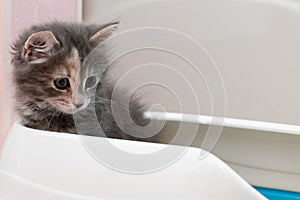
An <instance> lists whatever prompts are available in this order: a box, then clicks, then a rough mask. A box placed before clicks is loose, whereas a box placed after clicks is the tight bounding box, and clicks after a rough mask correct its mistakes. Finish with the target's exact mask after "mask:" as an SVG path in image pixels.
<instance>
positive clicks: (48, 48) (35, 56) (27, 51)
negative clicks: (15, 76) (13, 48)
mask: <svg viewBox="0 0 300 200" xmlns="http://www.w3.org/2000/svg"><path fill="white" fill-rule="evenodd" d="M58 44H59V42H58V40H57V39H56V38H55V36H54V35H53V33H52V32H51V31H40V32H37V33H33V34H32V35H31V36H29V38H28V39H27V40H26V42H25V45H24V48H23V53H22V56H23V58H24V59H25V60H26V61H28V62H30V63H32V64H34V63H43V62H46V61H47V60H48V59H49V57H51V56H52V55H53V54H54V50H55V47H56V46H57V45H58Z"/></svg>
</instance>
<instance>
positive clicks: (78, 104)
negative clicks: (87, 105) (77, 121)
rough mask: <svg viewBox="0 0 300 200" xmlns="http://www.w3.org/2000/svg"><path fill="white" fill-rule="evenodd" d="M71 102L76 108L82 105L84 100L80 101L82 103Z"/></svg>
mask: <svg viewBox="0 0 300 200" xmlns="http://www.w3.org/2000/svg"><path fill="white" fill-rule="evenodd" d="M73 104H74V106H75V107H76V108H80V107H81V106H83V105H84V102H82V103H73Z"/></svg>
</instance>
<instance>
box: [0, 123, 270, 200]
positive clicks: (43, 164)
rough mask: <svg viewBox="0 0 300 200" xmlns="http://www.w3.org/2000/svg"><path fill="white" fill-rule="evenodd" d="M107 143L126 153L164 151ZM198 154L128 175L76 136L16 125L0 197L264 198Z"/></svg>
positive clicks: (1, 160) (0, 175)
mask: <svg viewBox="0 0 300 200" xmlns="http://www.w3.org/2000/svg"><path fill="white" fill-rule="evenodd" d="M93 139H94V140H106V139H104V138H96V137H95V138H93ZM110 140H111V141H112V142H113V143H114V144H115V145H118V144H119V145H120V146H122V149H123V150H124V148H125V149H126V148H128V150H129V151H133V150H135V151H142V150H143V149H141V148H145V149H146V150H147V151H149V149H150V150H151V149H154V150H157V149H158V148H164V147H165V145H161V144H152V143H141V142H133V141H125V140H115V139H110ZM175 148H183V147H179V146H178V147H175ZM103 151H105V149H103ZM199 151H200V150H199V149H196V148H188V150H187V151H186V153H185V154H184V155H183V156H182V157H181V158H180V159H179V160H178V161H177V162H175V163H174V164H173V165H171V166H169V167H167V168H165V169H163V170H160V171H157V172H155V173H149V174H143V175H133V174H126V173H120V172H117V171H115V170H112V169H110V168H107V167H105V166H103V165H102V164H100V163H99V162H97V161H96V160H95V159H94V158H93V157H92V156H91V155H90V154H89V153H88V152H87V151H86V150H85V148H84V147H83V146H82V143H81V141H80V136H78V135H70V134H64V133H54V132H45V131H39V130H33V129H29V128H26V127H23V126H21V125H20V124H17V123H16V124H15V125H14V126H13V127H12V129H11V131H10V134H9V137H8V140H7V141H6V144H5V145H4V148H3V149H2V153H1V157H0V199H1V200H20V199H22V200H23V199H28V200H29V199H30V200H35V199H38V200H41V199H43V200H48V199H49V200H50V199H51V200H53V199H55V200H62V199H63V200H69V199H70V200H71V199H72V200H73V199H80V200H83V199H87V200H88V199H107V200H108V199H115V200H117V199H151V200H152V199H172V200H175V199H244V200H246V199H249V200H250V199H264V197H262V196H261V195H260V194H259V193H258V192H257V191H256V190H255V189H253V188H252V187H251V186H250V185H248V183H246V182H245V181H244V180H243V179H242V178H241V177H239V176H238V175H237V174H236V173H235V172H234V171H233V170H231V169H230V168H229V167H228V166H227V165H226V164H225V163H224V162H222V161H221V160H220V159H218V158H217V157H215V156H214V155H212V154H209V155H208V156H207V157H206V158H205V159H203V160H199Z"/></svg>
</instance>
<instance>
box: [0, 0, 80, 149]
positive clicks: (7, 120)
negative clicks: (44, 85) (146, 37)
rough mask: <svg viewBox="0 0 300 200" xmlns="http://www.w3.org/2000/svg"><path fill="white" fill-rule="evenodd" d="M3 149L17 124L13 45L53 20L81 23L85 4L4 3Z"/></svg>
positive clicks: (71, 0) (73, 0)
mask: <svg viewBox="0 0 300 200" xmlns="http://www.w3.org/2000/svg"><path fill="white" fill-rule="evenodd" d="M0 9H1V24H0V26H1V29H0V31H1V35H0V41H1V42H0V51H1V53H0V62H1V73H0V111H1V112H0V146H1V144H2V143H3V141H4V140H5V137H6V134H7V132H8V130H9V128H10V126H11V125H12V123H13V122H14V121H15V120H17V117H16V115H15V114H14V113H13V102H12V99H13V91H12V89H11V85H10V72H11V66H10V54H9V51H10V44H11V42H13V41H15V40H16V38H17V37H18V35H19V34H20V33H21V32H22V30H23V29H24V28H27V27H30V26H31V25H33V24H37V23H44V22H49V21H53V20H59V21H72V22H74V21H81V18H82V14H81V12H82V0H63V1H61V0H31V1H26V0H1V4H0Z"/></svg>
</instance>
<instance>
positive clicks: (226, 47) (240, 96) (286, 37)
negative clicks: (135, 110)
mask: <svg viewBox="0 0 300 200" xmlns="http://www.w3.org/2000/svg"><path fill="white" fill-rule="evenodd" d="M83 6H84V11H83V21H84V22H86V23H90V22H94V23H104V22H107V21H110V20H112V19H114V18H118V19H120V21H121V27H120V32H121V31H123V30H129V29H131V28H139V27H145V26H155V27H157V26H159V27H167V28H172V29H175V30H178V31H181V32H183V33H185V34H187V35H188V36H190V37H192V38H194V39H195V40H197V41H198V42H199V43H201V44H202V45H203V46H204V47H205V48H206V49H207V50H208V52H209V53H210V55H211V56H212V58H213V59H214V61H215V62H216V63H217V65H218V67H219V70H220V73H221V75H222V77H223V80H224V86H225V88H226V98H227V101H226V108H227V116H229V117H234V118H242V119H253V120H261V121H270V122H278V123H287V124H297V125H300V121H299V116H300V92H299V86H300V59H299V58H300V56H299V55H300V2H297V1H286V0H272V1H271V0H268V1H266V0H244V1H240V0H228V1H223V0H202V1H196V0H188V1H176V0H159V1H153V0H141V1H140V0H128V1H122V0H114V1H104V0H101V1H99V0H85V1H84V5H83ZM152 39H153V38H152ZM167 39H169V40H170V43H172V42H178V41H174V40H172V38H167ZM136 40H149V38H142V37H140V38H139V37H138V36H137V38H136ZM130 42H131V43H135V42H136V41H135V40H131V41H130ZM128 44H129V42H128ZM181 45H185V44H184V43H183V44H181ZM190 54H191V55H192V56H195V57H197V56H199V52H190ZM147 62H160V63H164V64H168V65H170V66H171V67H173V68H175V69H177V70H180V72H181V73H182V74H184V75H185V76H186V77H187V78H189V80H190V83H191V84H192V85H193V86H194V88H195V90H196V93H197V96H198V98H199V104H200V113H201V114H211V103H210V102H211V99H210V95H209V92H208V89H207V87H206V85H205V82H204V81H203V80H204V79H203V78H201V77H199V76H196V75H195V72H194V71H193V70H192V69H191V67H190V66H189V65H186V64H184V63H182V61H180V59H176V58H174V57H172V56H171V55H165V54H162V53H158V52H151V51H143V52H138V53H135V54H131V55H128V56H127V57H126V59H125V60H124V61H122V60H121V62H120V65H121V66H120V69H118V70H116V71H118V72H119V73H121V72H122V71H123V70H124V71H125V68H126V69H127V70H128V68H132V67H133V66H136V65H137V64H141V63H147ZM202 67H203V66H198V68H199V69H200V70H201V69H202ZM157 75H159V72H157V74H156V76H157ZM145 76H149V75H148V74H145ZM154 76H155V75H154ZM140 78H141V77H140ZM204 78H205V77H204ZM176 84H177V83H176V82H174V85H176ZM177 86H178V87H180V85H178V84H177ZM177 86H176V87H177ZM174 87H175V86H174ZM149 90H150V91H149ZM142 91H143V92H145V93H147V94H149V93H151V96H152V98H148V100H147V101H148V103H149V104H152V103H162V104H163V105H164V106H165V107H166V109H167V110H168V111H178V110H179V106H178V102H176V99H175V98H174V96H173V95H170V93H168V92H166V91H165V90H164V89H162V88H158V87H155V88H153V87H152V88H144V89H142ZM187 112H193V108H189V109H187ZM194 112H196V111H195V110H194Z"/></svg>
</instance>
